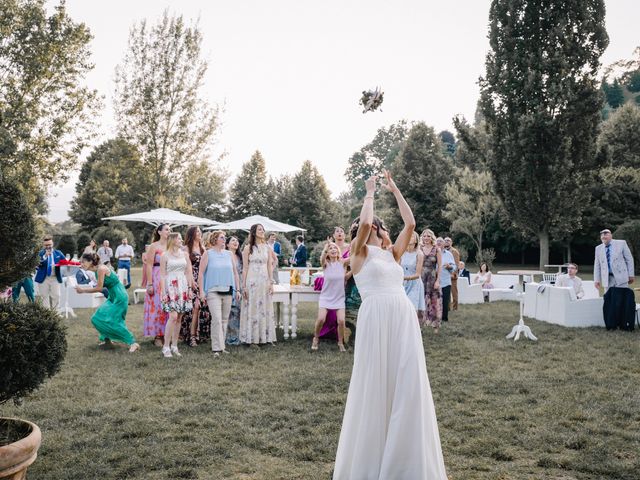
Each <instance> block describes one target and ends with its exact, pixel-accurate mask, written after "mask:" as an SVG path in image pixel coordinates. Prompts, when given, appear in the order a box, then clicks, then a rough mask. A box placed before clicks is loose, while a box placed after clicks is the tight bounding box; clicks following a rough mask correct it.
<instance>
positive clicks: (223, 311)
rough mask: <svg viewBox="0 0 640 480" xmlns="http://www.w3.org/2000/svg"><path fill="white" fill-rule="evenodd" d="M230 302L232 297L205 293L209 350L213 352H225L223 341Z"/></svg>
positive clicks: (217, 293)
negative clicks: (208, 326) (209, 320)
mask: <svg viewBox="0 0 640 480" xmlns="http://www.w3.org/2000/svg"><path fill="white" fill-rule="evenodd" d="M232 301H233V295H220V293H219V292H214V291H211V290H209V291H208V292H207V305H208V306H209V313H210V314H211V350H213V351H214V352H221V351H222V350H225V344H224V340H225V336H226V335H227V324H228V323H229V313H231V302H232Z"/></svg>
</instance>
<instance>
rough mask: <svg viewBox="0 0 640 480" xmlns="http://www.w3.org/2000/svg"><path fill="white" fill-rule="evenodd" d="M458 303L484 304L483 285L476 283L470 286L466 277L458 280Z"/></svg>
mask: <svg viewBox="0 0 640 480" xmlns="http://www.w3.org/2000/svg"><path fill="white" fill-rule="evenodd" d="M458 303H459V304H460V305H462V304H471V303H484V298H483V296H482V285H480V284H479V283H474V284H472V285H469V280H468V279H467V278H466V277H459V278H458Z"/></svg>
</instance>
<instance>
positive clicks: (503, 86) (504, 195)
mask: <svg viewBox="0 0 640 480" xmlns="http://www.w3.org/2000/svg"><path fill="white" fill-rule="evenodd" d="M604 13H605V8H604V1H603V0H553V1H552V0H528V1H524V0H493V2H492V4H491V9H490V14H489V23H490V32H489V39H490V45H491V51H490V52H489V54H488V55H487V59H486V74H485V76H484V78H482V79H481V81H480V87H481V105H482V112H483V115H484V117H485V119H486V123H487V131H488V133H489V138H490V147H491V148H490V157H489V159H488V166H489V170H490V171H491V174H492V176H493V178H494V183H495V187H496V193H497V195H498V196H499V197H500V199H501V200H502V203H503V204H504V206H505V209H506V211H507V214H508V215H509V217H510V218H511V220H512V222H513V223H514V224H515V225H516V226H518V227H519V228H521V229H523V230H525V231H527V232H530V233H531V234H533V235H536V236H537V238H538V241H539V245H540V265H541V266H542V265H544V264H547V263H548V260H549V241H550V235H551V233H552V232H553V233H554V234H557V235H558V236H559V237H562V236H565V235H566V234H567V233H568V232H571V231H573V230H575V229H577V228H578V227H579V225H580V219H581V216H582V210H583V205H585V204H586V203H587V202H588V200H589V192H588V186H589V181H588V180H589V177H590V176H591V175H593V170H594V168H595V167H596V166H597V165H596V161H595V140H596V135H597V129H598V123H599V120H600V110H601V108H602V94H601V92H600V89H599V88H598V84H597V81H596V75H597V73H598V68H599V66H600V60H599V59H600V56H601V55H602V53H603V52H604V50H605V48H606V47H607V45H608V42H609V39H608V36H607V33H606V30H605V26H604ZM568 195H570V198H571V200H570V201H568V200H567V196H568Z"/></svg>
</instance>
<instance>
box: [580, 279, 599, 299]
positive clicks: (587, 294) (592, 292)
mask: <svg viewBox="0 0 640 480" xmlns="http://www.w3.org/2000/svg"><path fill="white" fill-rule="evenodd" d="M582 290H583V291H584V296H583V297H582V300H585V299H587V298H598V297H599V296H600V291H599V290H598V289H597V288H596V286H595V284H594V282H593V280H584V281H583V282H582Z"/></svg>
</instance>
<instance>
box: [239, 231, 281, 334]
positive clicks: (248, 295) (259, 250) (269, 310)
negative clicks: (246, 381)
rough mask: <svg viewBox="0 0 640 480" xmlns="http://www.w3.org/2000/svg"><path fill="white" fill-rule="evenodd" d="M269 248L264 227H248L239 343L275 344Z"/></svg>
mask: <svg viewBox="0 0 640 480" xmlns="http://www.w3.org/2000/svg"><path fill="white" fill-rule="evenodd" d="M270 251H271V250H270V248H269V246H268V245H267V243H266V239H265V232H264V227H263V226H262V225H260V224H255V225H252V226H251V230H249V241H248V245H247V246H246V247H244V250H243V251H242V263H243V265H242V310H241V312H240V341H241V342H242V343H246V344H249V345H258V344H265V343H270V344H272V345H273V344H274V342H275V341H276V324H275V318H274V315H273V303H272V298H271V296H272V295H273V281H272V280H271V275H270V272H271V271H272V265H271V262H272V261H273V259H272V255H271V254H270Z"/></svg>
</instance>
